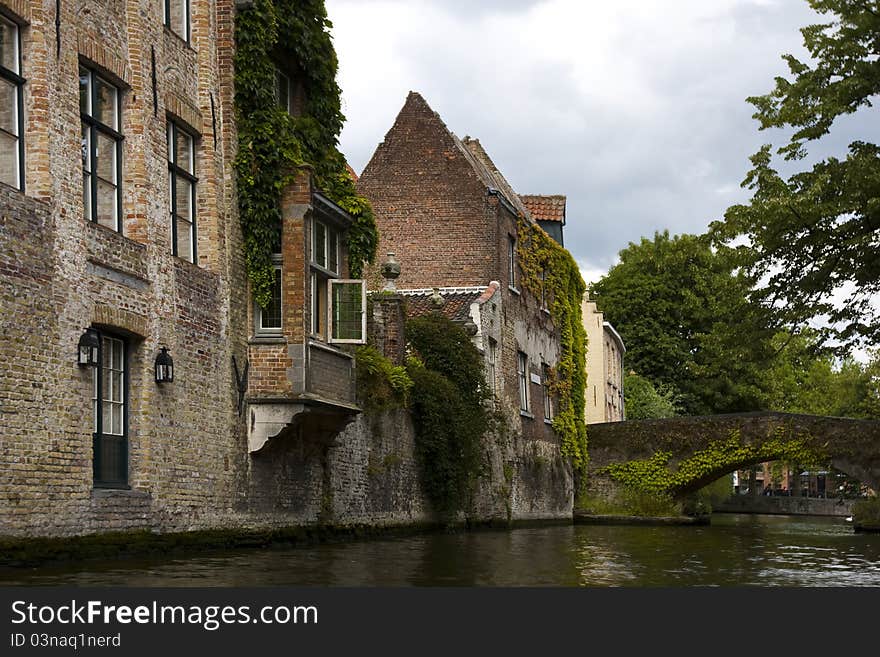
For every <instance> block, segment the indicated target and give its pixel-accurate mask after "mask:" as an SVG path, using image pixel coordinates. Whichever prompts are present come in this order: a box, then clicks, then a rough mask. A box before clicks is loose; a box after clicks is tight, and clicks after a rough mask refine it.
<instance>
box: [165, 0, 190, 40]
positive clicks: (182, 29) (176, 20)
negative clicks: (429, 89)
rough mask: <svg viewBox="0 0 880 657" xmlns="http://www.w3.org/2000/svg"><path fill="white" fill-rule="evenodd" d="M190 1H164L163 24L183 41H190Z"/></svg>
mask: <svg viewBox="0 0 880 657" xmlns="http://www.w3.org/2000/svg"><path fill="white" fill-rule="evenodd" d="M189 3H190V0H164V4H163V6H162V22H164V23H165V25H166V26H167V27H168V28H169V29H170V30H171V31H172V32H174V33H175V34H176V35H177V36H179V37H180V38H181V39H183V40H184V41H186V42H187V43H189V39H190V8H189Z"/></svg>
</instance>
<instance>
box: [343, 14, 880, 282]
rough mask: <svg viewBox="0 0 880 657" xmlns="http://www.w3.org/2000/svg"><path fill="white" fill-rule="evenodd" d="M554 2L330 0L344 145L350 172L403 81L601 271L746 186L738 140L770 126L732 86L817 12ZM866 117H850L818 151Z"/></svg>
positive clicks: (762, 84)
mask: <svg viewBox="0 0 880 657" xmlns="http://www.w3.org/2000/svg"><path fill="white" fill-rule="evenodd" d="M563 5H566V0H547V1H545V2H525V1H524V2H464V1H463V0H462V1H459V0H454V1H446V2H441V1H439V0H437V1H434V2H431V1H429V0H423V1H421V2H418V3H403V2H397V1H396V0H394V1H392V2H377V3H371V2H351V1H346V0H328V2H327V6H328V11H329V13H330V18H331V20H333V22H334V24H335V26H336V28H335V30H334V34H335V37H334V38H335V43H336V47H337V51H338V52H339V57H340V64H341V77H340V83H341V85H342V88H343V95H344V101H345V111H346V114H347V116H348V123H347V126H346V129H345V131H344V132H343V135H342V140H341V144H342V148H343V150H344V152H345V153H346V155H347V157H348V158H349V161H350V162H351V163H352V165H353V166H354V167H355V169H356V170H358V171H360V170H361V169H362V168H363V166H364V165H365V164H366V162H367V161H368V159H369V158H370V156H371V155H372V153H373V151H374V150H375V148H376V146H377V145H378V143H379V142H380V141H381V140H382V138H383V137H384V135H385V132H387V130H388V129H389V128H390V127H391V124H392V123H393V120H394V117H395V116H396V114H397V111H399V109H400V107H401V106H402V104H403V101H404V99H405V96H406V92H407V91H409V90H410V89H414V90H417V91H419V92H421V93H422V94H423V95H424V96H425V98H426V100H427V101H428V102H429V103H430V104H431V106H432V107H433V108H434V109H435V110H436V111H437V112H439V114H440V115H441V116H442V117H443V119H444V120H445V121H446V123H447V125H448V126H449V127H450V129H452V130H453V131H454V132H455V133H456V134H459V135H462V136H463V135H465V134H468V135H471V136H475V137H479V139H480V140H481V143H482V144H483V145H484V147H485V148H486V149H487V150H488V152H489V154H490V155H491V156H492V158H493V159H494V160H495V162H496V164H497V165H498V166H499V168H500V169H501V170H502V172H503V173H504V174H505V176H506V177H507V178H508V180H509V181H510V183H511V184H512V186H513V187H514V188H515V189H516V190H517V191H519V192H521V193H538V194H541V193H544V194H558V193H561V194H566V195H567V196H568V212H567V217H568V221H567V225H566V246H567V247H568V248H569V249H570V250H571V251H572V253H573V255H574V256H575V258H576V259H577V260H578V261H579V262H581V263H583V264H585V266H589V267H591V268H597V269H607V267H609V266H610V265H611V264H613V262H614V259H615V257H616V254H617V252H618V251H619V250H620V249H622V248H623V247H625V246H626V245H627V243H628V242H630V241H638V240H639V239H640V238H641V237H642V236H651V235H653V233H654V231H656V230H663V229H667V228H668V229H669V230H670V231H671V232H673V233H681V232H702V231H703V230H705V228H706V226H707V225H708V224H709V222H711V221H713V220H715V219H718V218H720V217H721V216H722V214H723V212H724V210H725V209H726V208H727V207H728V206H729V205H731V204H733V203H736V202H741V201H743V200H745V199H747V198H748V194H747V191H746V190H742V189H740V187H739V185H740V183H741V181H742V180H743V178H744V176H745V174H746V172H747V171H748V168H749V162H748V157H749V155H751V154H752V153H754V152H755V151H757V150H758V148H759V147H760V145H761V144H762V143H765V142H768V141H771V140H774V137H776V140H775V141H777V142H778V138H779V137H780V135H779V134H778V131H775V132H776V133H777V134H775V135H774V134H769V133H766V132H759V131H758V124H757V122H756V121H754V120H753V119H752V118H751V115H752V113H753V111H754V110H753V108H752V106H751V105H749V104H748V103H746V102H745V98H746V97H747V96H750V95H760V94H763V93H767V92H769V91H770V90H771V89H772V87H773V78H774V76H776V75H780V74H785V73H786V72H787V69H786V67H785V64H784V62H783V61H782V60H781V58H780V55H781V54H782V53H784V52H792V53H794V54H798V55H803V50H802V48H801V36H800V33H799V31H798V30H799V28H800V27H802V26H804V25H807V24H809V23H812V22H819V21H820V20H821V19H820V18H819V17H818V16H817V15H816V14H814V13H813V12H812V11H811V10H810V9H809V7H808V6H807V5H806V2H804V1H802V0H779V1H777V2H772V1H770V0H713V2H712V3H704V2H698V1H697V0H679V2H674V3H659V4H654V3H645V2H636V1H635V0H630V1H625V0H621V2H618V3H616V4H615V5H614V6H608V5H604V4H599V3H581V2H569V3H567V5H566V6H563ZM570 12H580V13H579V15H577V16H575V15H571V20H567V18H568V17H569V16H570ZM359 35H364V36H363V37H361V36H359ZM871 132H873V133H874V134H876V132H877V128H876V127H873V124H869V123H868V120H867V117H865V116H862V115H857V116H856V117H850V118H848V119H847V120H844V121H841V128H840V130H839V131H838V133H837V134H835V135H833V136H832V138H831V139H829V140H828V142H827V143H826V144H823V146H822V151H821V152H822V153H825V152H837V153H838V154H843V152H844V149H845V145H846V143H848V141H850V140H851V139H853V138H856V137H857V136H858V135H861V136H862V138H866V136H867V135H870V133H871Z"/></svg>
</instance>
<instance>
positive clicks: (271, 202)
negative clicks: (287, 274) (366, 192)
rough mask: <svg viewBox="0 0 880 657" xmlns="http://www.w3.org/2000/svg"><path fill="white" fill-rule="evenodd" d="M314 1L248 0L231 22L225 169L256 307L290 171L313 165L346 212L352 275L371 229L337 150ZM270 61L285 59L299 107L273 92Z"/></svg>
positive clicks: (366, 257)
mask: <svg viewBox="0 0 880 657" xmlns="http://www.w3.org/2000/svg"><path fill="white" fill-rule="evenodd" d="M330 27H331V24H330V21H329V20H328V19H327V12H326V9H325V8H324V1H323V0H254V2H253V3H252V4H251V5H249V6H247V7H244V8H241V9H240V10H238V13H237V15H236V21H235V45H236V49H235V59H234V65H235V118H236V124H237V128H238V153H237V154H236V158H235V163H234V168H235V174H236V183H237V185H238V208H239V218H240V221H241V227H242V232H243V235H244V244H245V257H246V264H247V271H248V276H249V278H250V280H251V287H252V292H253V295H254V299H255V300H256V302H257V303H259V304H260V305H263V306H266V305H267V304H268V302H269V300H270V293H271V289H272V283H273V280H274V271H273V267H272V253H273V252H275V251H276V250H277V249H278V246H279V244H280V237H281V207H280V199H281V191H282V190H283V188H284V187H285V186H286V185H288V184H289V183H290V182H291V180H292V178H293V175H294V173H295V171H296V169H297V168H298V167H301V166H303V165H309V166H311V167H312V169H313V170H314V175H315V181H316V184H317V186H318V188H319V189H321V191H322V192H323V193H324V194H326V195H327V197H328V198H330V199H331V200H332V201H334V202H335V203H336V204H337V205H339V206H340V207H341V208H342V209H343V210H345V211H346V212H348V213H349V214H350V215H351V216H352V217H353V218H354V223H353V225H352V227H351V229H350V231H349V234H348V252H349V269H350V275H351V276H352V277H353V278H359V277H360V276H361V274H362V270H363V265H364V263H366V262H372V261H373V259H374V257H375V254H376V247H377V244H378V240H379V237H378V232H377V229H376V222H375V219H374V217H373V211H372V208H371V207H370V203H369V201H367V199H365V198H364V197H362V196H359V195H358V194H357V191H356V189H355V185H354V181H353V180H352V178H351V177H350V176H349V174H348V171H347V168H346V163H345V158H344V157H343V156H342V154H341V153H340V152H339V150H338V148H337V143H338V136H339V133H340V131H341V130H342V124H343V122H344V120H345V117H344V116H343V115H342V110H341V105H340V100H339V94H340V91H339V86H338V85H337V83H336V71H337V59H336V52H335V51H334V49H333V43H332V41H331V38H330V33H329V31H328V30H329V28H330ZM276 62H277V63H281V64H287V63H294V62H295V65H296V68H295V70H294V71H291V72H292V73H294V75H292V76H291V78H292V80H296V81H298V82H300V83H302V88H303V91H304V97H305V105H304V107H303V108H302V113H301V114H300V115H298V116H291V115H290V114H288V113H287V111H286V110H285V109H282V108H281V107H279V105H278V102H277V100H276V97H275V84H276V81H275V75H276V73H275V72H276Z"/></svg>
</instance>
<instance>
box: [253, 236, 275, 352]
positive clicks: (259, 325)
mask: <svg viewBox="0 0 880 657" xmlns="http://www.w3.org/2000/svg"><path fill="white" fill-rule="evenodd" d="M272 262H273V264H274V267H275V280H274V282H273V283H272V299H271V300H270V301H269V305H268V306H266V307H265V308H262V307H260V305H259V304H256V303H255V304H254V324H255V331H256V333H257V334H258V335H259V334H263V335H267V334H268V335H280V334H281V254H280V253H276V254H273V255H272Z"/></svg>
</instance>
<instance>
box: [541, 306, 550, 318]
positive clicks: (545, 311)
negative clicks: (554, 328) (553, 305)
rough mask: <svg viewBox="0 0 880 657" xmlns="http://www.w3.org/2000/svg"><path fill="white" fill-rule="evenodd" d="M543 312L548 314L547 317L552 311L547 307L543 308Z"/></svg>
mask: <svg viewBox="0 0 880 657" xmlns="http://www.w3.org/2000/svg"><path fill="white" fill-rule="evenodd" d="M541 312H542V313H544V314H545V315H547V317H549V316H550V311H549V310H548V309H547V308H541Z"/></svg>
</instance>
